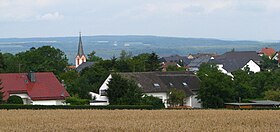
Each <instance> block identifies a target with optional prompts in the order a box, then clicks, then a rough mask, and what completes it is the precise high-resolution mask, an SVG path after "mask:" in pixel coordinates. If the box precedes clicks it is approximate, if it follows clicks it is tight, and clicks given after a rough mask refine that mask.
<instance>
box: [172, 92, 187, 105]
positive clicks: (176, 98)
mask: <svg viewBox="0 0 280 132" xmlns="http://www.w3.org/2000/svg"><path fill="white" fill-rule="evenodd" d="M184 98H186V93H185V92H184V91H183V90H177V89H175V88H173V89H171V90H170V91H169V94H168V103H169V104H170V105H171V106H182V105H183V104H184Z"/></svg>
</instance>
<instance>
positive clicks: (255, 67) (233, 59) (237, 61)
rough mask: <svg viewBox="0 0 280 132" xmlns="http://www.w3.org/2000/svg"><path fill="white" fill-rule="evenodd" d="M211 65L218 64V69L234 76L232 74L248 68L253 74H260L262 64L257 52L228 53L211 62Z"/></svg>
mask: <svg viewBox="0 0 280 132" xmlns="http://www.w3.org/2000/svg"><path fill="white" fill-rule="evenodd" d="M210 62H211V63H216V64H217V66H218V69H219V70H221V71H222V72H223V73H225V74H228V75H230V76H232V72H234V71H236V70H238V69H242V70H244V69H245V68H246V67H248V68H249V71H251V72H254V73H256V72H260V71H261V68H260V66H259V65H260V62H261V58H260V56H258V54H257V52H255V51H231V52H226V53H224V54H222V55H220V56H217V57H215V58H214V59H212V60H211V61H210Z"/></svg>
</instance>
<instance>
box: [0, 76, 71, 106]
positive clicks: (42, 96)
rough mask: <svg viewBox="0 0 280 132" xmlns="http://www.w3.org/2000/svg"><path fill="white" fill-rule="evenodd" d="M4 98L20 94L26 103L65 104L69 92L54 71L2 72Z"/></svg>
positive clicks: (0, 77)
mask: <svg viewBox="0 0 280 132" xmlns="http://www.w3.org/2000/svg"><path fill="white" fill-rule="evenodd" d="M0 79H1V81H2V86H3V89H2V91H3V92H4V97H3V100H7V99H8V98H9V97H10V96H19V97H21V98H22V100H23V103H24V104H33V105H65V98H67V97H69V94H68V92H67V91H66V90H65V88H64V87H63V85H62V84H61V83H60V82H59V80H58V79H57V78H56V76H55V75H54V74H53V73H52V72H37V73H4V74H0Z"/></svg>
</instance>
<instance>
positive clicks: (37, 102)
mask: <svg viewBox="0 0 280 132" xmlns="http://www.w3.org/2000/svg"><path fill="white" fill-rule="evenodd" d="M32 102H33V103H32V104H33V105H65V100H35V101H32Z"/></svg>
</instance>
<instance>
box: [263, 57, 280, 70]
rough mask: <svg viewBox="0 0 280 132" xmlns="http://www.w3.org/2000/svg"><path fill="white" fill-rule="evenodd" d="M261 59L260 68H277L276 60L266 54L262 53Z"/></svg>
mask: <svg viewBox="0 0 280 132" xmlns="http://www.w3.org/2000/svg"><path fill="white" fill-rule="evenodd" d="M261 58H262V61H261V68H262V69H267V70H274V69H276V68H278V65H277V61H276V60H272V59H269V57H268V56H265V55H263V56H262V57H261Z"/></svg>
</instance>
